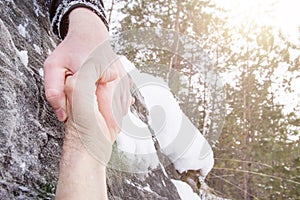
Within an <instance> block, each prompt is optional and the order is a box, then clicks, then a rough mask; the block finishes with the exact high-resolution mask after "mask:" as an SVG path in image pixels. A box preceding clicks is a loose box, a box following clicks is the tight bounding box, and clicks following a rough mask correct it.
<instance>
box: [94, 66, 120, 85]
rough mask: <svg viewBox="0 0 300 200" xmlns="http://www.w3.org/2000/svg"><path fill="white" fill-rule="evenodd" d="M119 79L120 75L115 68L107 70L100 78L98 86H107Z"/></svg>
mask: <svg viewBox="0 0 300 200" xmlns="http://www.w3.org/2000/svg"><path fill="white" fill-rule="evenodd" d="M117 78H118V73H117V71H116V70H114V69H113V68H111V67H110V68H107V69H106V70H105V71H104V72H103V73H102V75H101V76H100V78H99V80H98V81H97V83H96V84H105V83H108V82H111V81H114V80H116V79H117Z"/></svg>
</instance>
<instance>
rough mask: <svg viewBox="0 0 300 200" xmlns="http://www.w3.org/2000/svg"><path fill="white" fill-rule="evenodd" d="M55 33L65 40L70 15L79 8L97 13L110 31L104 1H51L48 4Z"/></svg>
mask: <svg viewBox="0 0 300 200" xmlns="http://www.w3.org/2000/svg"><path fill="white" fill-rule="evenodd" d="M47 5H48V8H49V15H50V21H51V27H52V30H53V32H54V33H55V34H56V35H57V36H58V37H59V38H60V39H64V37H65V36H66V35H67V32H68V25H69V13H70V12H71V11H72V10H73V9H75V8H78V7H84V8H88V9H90V10H91V11H93V12H94V13H96V14H97V15H98V16H99V17H100V18H101V20H102V21H103V23H104V24H105V26H106V27H107V29H108V22H107V20H106V16H105V11H104V5H103V1H102V0H49V2H48V3H47Z"/></svg>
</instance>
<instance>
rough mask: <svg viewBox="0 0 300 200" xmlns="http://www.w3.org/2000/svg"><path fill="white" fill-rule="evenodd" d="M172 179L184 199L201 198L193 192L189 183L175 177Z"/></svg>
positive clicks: (194, 199)
mask: <svg viewBox="0 0 300 200" xmlns="http://www.w3.org/2000/svg"><path fill="white" fill-rule="evenodd" d="M171 181H172V183H173V184H174V185H175V187H176V189H177V191H178V194H179V196H180V198H181V199H182V200H200V197H199V196H198V195H197V194H196V193H195V192H193V190H192V188H191V187H190V186H189V185H188V184H187V183H185V182H183V181H179V180H174V179H172V180H171Z"/></svg>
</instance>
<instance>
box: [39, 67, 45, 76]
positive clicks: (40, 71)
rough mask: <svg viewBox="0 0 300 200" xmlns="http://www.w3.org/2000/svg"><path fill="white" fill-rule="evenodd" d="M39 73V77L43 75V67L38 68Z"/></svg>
mask: <svg viewBox="0 0 300 200" xmlns="http://www.w3.org/2000/svg"><path fill="white" fill-rule="evenodd" d="M39 75H40V76H41V77H44V69H43V68H40V69H39Z"/></svg>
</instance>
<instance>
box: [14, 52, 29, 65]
mask: <svg viewBox="0 0 300 200" xmlns="http://www.w3.org/2000/svg"><path fill="white" fill-rule="evenodd" d="M16 51H17V54H18V56H19V58H20V60H21V62H22V63H23V65H25V66H26V67H27V66H28V52H27V51H26V50H21V51H19V50H16Z"/></svg>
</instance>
